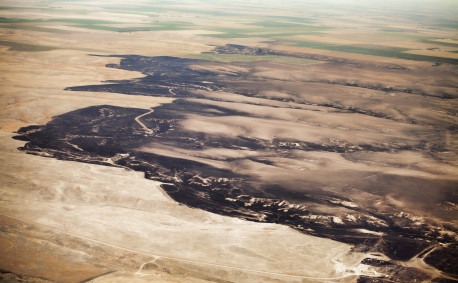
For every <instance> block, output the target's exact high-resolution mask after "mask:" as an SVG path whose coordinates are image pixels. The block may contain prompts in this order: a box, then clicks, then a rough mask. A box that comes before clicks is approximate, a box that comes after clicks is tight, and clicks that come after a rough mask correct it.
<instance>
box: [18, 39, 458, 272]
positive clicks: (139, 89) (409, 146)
mask: <svg viewBox="0 0 458 283" xmlns="http://www.w3.org/2000/svg"><path fill="white" fill-rule="evenodd" d="M208 53H209V54H227V53H230V54H243V55H250V56H264V55H275V56H280V57H282V56H283V57H290V58H291V57H292V58H305V59H308V60H310V62H308V64H307V65H291V64H285V63H284V62H279V61H272V60H257V61H251V62H247V61H233V62H216V61H207V60H202V59H187V58H178V57H168V56H162V57H146V56H138V55H113V57H119V58H121V61H120V63H119V64H108V65H107V66H106V67H108V68H117V69H123V70H128V71H137V72H141V73H142V74H143V75H144V76H143V77H139V78H135V79H130V80H120V81H116V80H112V81H106V82H104V83H103V84H96V85H87V86H72V87H68V88H67V90H71V91H91V92H109V93H122V94H128V95H140V96H157V97H167V98H174V99H175V100H173V101H172V102H171V103H163V104H162V105H160V106H156V107H152V108H151V110H145V109H138V108H130V107H127V106H126V107H115V106H110V105H100V106H92V107H88V108H84V109H79V110H75V111H72V112H69V113H66V114H62V115H59V116H57V117H54V118H53V119H52V120H51V121H50V122H49V123H47V124H46V125H36V126H29V127H24V128H21V129H20V130H19V131H18V133H19V135H18V136H16V137H15V138H16V139H19V140H23V141H27V143H26V144H25V146H24V147H22V148H21V149H22V150H24V151H26V152H28V153H31V154H36V155H42V156H46V157H54V158H58V159H61V160H73V161H80V162H87V163H94V164H101V165H107V166H115V167H122V168H126V169H133V170H136V171H141V172H143V173H144V174H145V177H146V178H147V179H151V180H156V181H160V182H162V183H163V184H162V185H161V187H162V189H163V190H164V191H165V192H166V193H167V194H168V195H169V196H170V197H172V198H173V199H174V200H175V201H177V202H179V203H182V204H186V205H188V206H190V207H195V208H200V209H203V210H206V211H210V212H214V213H218V214H222V215H227V216H232V217H238V218H241V219H245V220H250V221H255V222H266V223H278V224H284V225H287V226H289V227H292V228H294V229H295V230H298V231H300V232H302V233H305V234H309V235H313V236H318V237H325V238H329V239H333V240H337V241H340V242H344V243H347V244H351V245H353V246H354V249H355V250H358V251H360V252H361V251H363V252H367V253H372V254H377V253H380V256H381V257H386V258H385V261H384V260H381V259H373V258H366V259H365V260H363V262H362V263H363V264H365V265H369V266H372V267H373V268H375V269H377V270H378V272H379V273H380V274H384V275H388V276H391V279H393V280H397V279H399V278H401V277H400V276H401V275H399V274H400V272H398V271H399V270H404V273H405V272H407V271H409V272H410V273H409V272H407V273H409V274H410V275H405V276H408V277H406V278H407V279H408V280H414V279H422V280H423V279H424V278H432V277H431V276H432V275H431V273H430V272H429V271H428V270H424V267H422V266H421V265H418V264H413V263H412V262H415V261H418V260H420V261H422V259H423V258H425V262H426V263H428V264H429V265H431V266H433V267H435V268H437V269H436V270H441V271H443V272H446V273H447V274H449V275H448V276H456V270H455V271H454V270H453V269H450V267H449V266H450V264H449V263H446V262H449V261H454V260H456V258H455V257H454V254H455V253H456V250H455V248H454V247H456V243H457V242H456V238H455V237H456V229H457V226H456V203H457V201H458V200H457V197H458V196H457V194H456V187H457V184H458V180H457V178H456V170H457V169H456V166H457V165H456V134H457V130H456V121H455V119H456V106H457V105H456V99H455V98H456V97H457V95H458V93H457V92H456V87H455V86H456V70H455V68H454V67H453V66H451V65H442V66H437V67H428V66H426V65H421V66H412V65H403V64H402V63H399V64H393V63H383V62H382V63H373V62H367V61H364V60H352V59H342V58H339V57H332V56H310V55H309V54H304V53H298V52H284V51H274V50H272V49H263V48H250V47H247V46H241V45H226V46H221V47H216V48H215V49H214V50H213V51H211V52H208ZM361 69H364V72H361ZM356 74H358V75H356ZM420 77H421V80H420V81H418V78H420ZM70 95H71V93H70ZM424 251H427V252H424ZM446 251H453V252H446ZM438 253H441V255H443V256H444V257H445V258H447V261H445V260H438V259H437V254H438ZM382 263H383V264H382ZM409 268H410V269H409ZM406 278H404V279H406ZM361 280H365V279H364V278H363V277H361Z"/></svg>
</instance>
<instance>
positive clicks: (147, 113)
mask: <svg viewBox="0 0 458 283" xmlns="http://www.w3.org/2000/svg"><path fill="white" fill-rule="evenodd" d="M153 112H154V109H151V110H150V111H148V112H146V113H143V114H141V115H139V116H137V117H135V121H136V122H137V123H138V124H139V125H140V126H142V128H143V129H144V130H145V132H146V133H147V134H150V135H152V134H154V131H153V130H152V129H150V128H148V127H147V126H146V125H145V124H143V122H142V121H140V118H142V117H144V116H147V115H149V114H151V113H153Z"/></svg>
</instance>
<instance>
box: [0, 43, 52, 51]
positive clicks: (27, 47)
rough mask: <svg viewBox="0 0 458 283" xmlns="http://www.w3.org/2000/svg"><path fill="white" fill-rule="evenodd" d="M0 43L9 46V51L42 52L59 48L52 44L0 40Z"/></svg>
mask: <svg viewBox="0 0 458 283" xmlns="http://www.w3.org/2000/svg"><path fill="white" fill-rule="evenodd" d="M0 45H3V46H8V47H9V49H8V50H9V51H25V52H41V51H50V50H56V49H59V48H55V47H51V46H45V45H35V44H26V43H19V42H11V41H0Z"/></svg>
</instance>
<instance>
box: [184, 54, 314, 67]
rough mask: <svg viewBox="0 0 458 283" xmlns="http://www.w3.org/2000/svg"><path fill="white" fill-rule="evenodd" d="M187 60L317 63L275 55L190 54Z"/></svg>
mask: <svg viewBox="0 0 458 283" xmlns="http://www.w3.org/2000/svg"><path fill="white" fill-rule="evenodd" d="M186 57H187V58H191V59H200V60H208V61H217V62H236V61H246V62H253V61H262V60H267V61H273V62H277V63H286V64H295V65H307V64H316V63H317V61H315V60H309V59H302V58H294V57H288V56H277V55H259V56H254V55H243V54H192V55H188V56H186Z"/></svg>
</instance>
